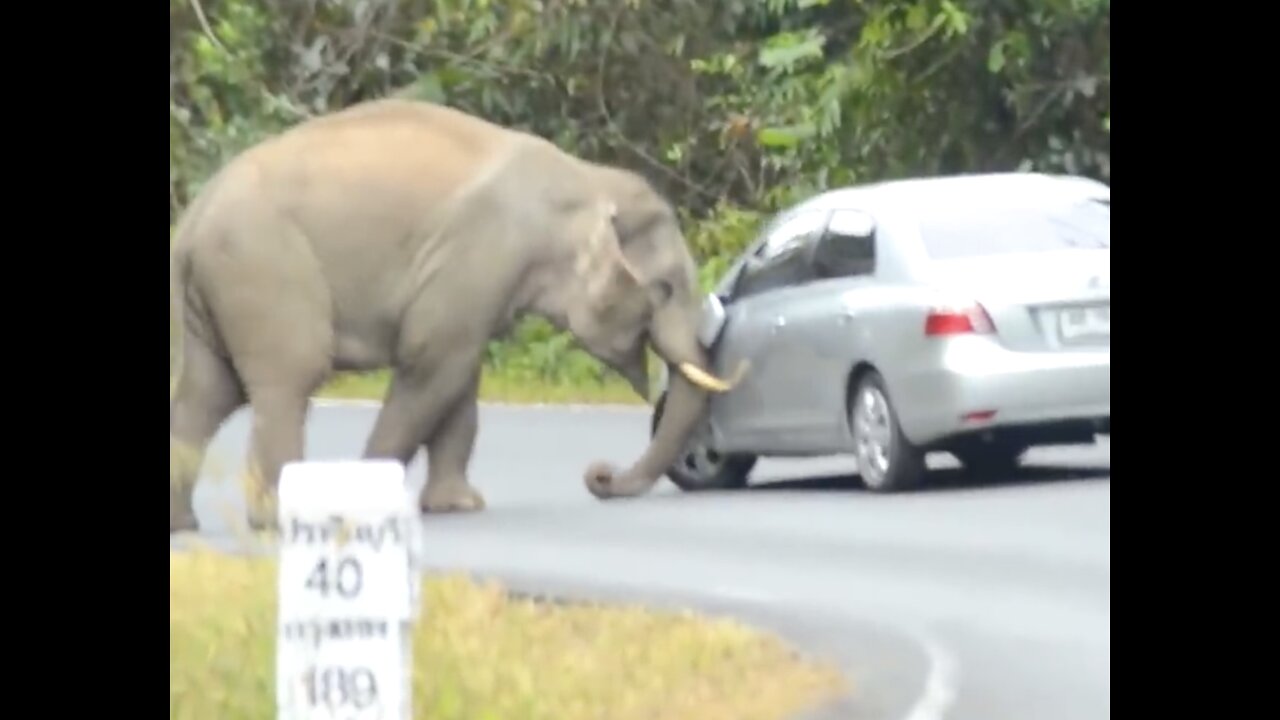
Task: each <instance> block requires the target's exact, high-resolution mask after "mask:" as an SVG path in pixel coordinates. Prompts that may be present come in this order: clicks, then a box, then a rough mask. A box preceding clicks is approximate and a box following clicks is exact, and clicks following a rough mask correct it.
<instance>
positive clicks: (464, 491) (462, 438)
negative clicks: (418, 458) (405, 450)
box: [418, 373, 485, 513]
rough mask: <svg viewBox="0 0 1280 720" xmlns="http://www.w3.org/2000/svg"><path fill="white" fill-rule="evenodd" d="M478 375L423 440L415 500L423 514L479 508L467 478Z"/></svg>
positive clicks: (478, 498) (472, 447) (475, 420)
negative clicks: (423, 467)
mask: <svg viewBox="0 0 1280 720" xmlns="http://www.w3.org/2000/svg"><path fill="white" fill-rule="evenodd" d="M479 389H480V383H479V374H478V373H477V374H476V376H475V378H473V379H472V381H471V382H470V383H469V385H468V388H467V392H466V394H465V395H464V396H463V397H462V398H461V399H459V400H458V402H457V404H456V405H454V407H453V410H452V411H451V412H450V413H449V415H447V416H446V417H445V419H444V420H443V421H442V422H441V423H440V426H439V427H438V428H437V429H436V432H435V433H434V434H433V435H432V436H430V437H429V438H428V439H427V442H426V449H427V484H426V486H425V487H424V488H423V489H422V495H421V497H420V498H419V500H418V504H419V507H420V508H421V510H422V511H423V512H424V513H439V512H472V511H477V510H483V509H484V507H485V502H484V497H483V496H481V495H480V493H479V492H478V491H477V490H476V489H475V488H474V487H472V486H471V483H470V482H468V481H467V466H468V465H470V463H471V455H472V453H473V452H474V450H475V444H476V430H477V427H478V425H479V414H480V411H479V402H478V395H479Z"/></svg>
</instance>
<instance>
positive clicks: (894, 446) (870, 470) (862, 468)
mask: <svg viewBox="0 0 1280 720" xmlns="http://www.w3.org/2000/svg"><path fill="white" fill-rule="evenodd" d="M847 406H848V423H849V432H850V434H851V436H852V439H853V447H854V457H855V458H856V459H857V463H858V475H859V476H861V477H862V483H863V485H865V486H866V488H867V489H868V490H871V491H872V492H897V491H901V490H909V489H912V488H915V487H916V486H918V485H919V484H920V483H921V482H922V481H923V479H924V474H925V469H926V466H925V459H924V458H925V454H924V452H923V451H921V450H920V449H919V448H917V447H915V446H914V445H912V444H911V441H909V440H907V438H906V436H905V435H903V434H902V427H901V426H900V425H899V424H898V415H897V411H896V410H895V409H894V407H893V403H892V401H891V400H890V399H889V391H888V389H887V388H886V387H885V382H884V378H883V377H881V376H880V373H878V372H876V371H875V370H869V371H867V372H866V374H864V375H863V376H862V378H861V379H860V380H859V381H858V384H857V386H856V387H854V389H853V392H852V394H851V395H850V396H849V402H848V403H847Z"/></svg>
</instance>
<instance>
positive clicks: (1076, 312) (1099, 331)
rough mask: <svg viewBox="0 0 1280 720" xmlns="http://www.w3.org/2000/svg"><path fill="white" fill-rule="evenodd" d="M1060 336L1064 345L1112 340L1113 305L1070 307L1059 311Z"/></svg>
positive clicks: (1108, 341) (1101, 342) (1095, 343)
mask: <svg viewBox="0 0 1280 720" xmlns="http://www.w3.org/2000/svg"><path fill="white" fill-rule="evenodd" d="M1058 337H1059V338H1060V339H1061V341H1062V344H1063V345H1097V344H1110V342H1111V306H1110V305H1093V306H1088V307H1069V308H1063V309H1062V310H1059V311H1058Z"/></svg>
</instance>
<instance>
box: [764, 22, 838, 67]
mask: <svg viewBox="0 0 1280 720" xmlns="http://www.w3.org/2000/svg"><path fill="white" fill-rule="evenodd" d="M826 40H827V39H826V38H825V37H823V36H822V35H821V34H819V33H817V32H813V31H811V32H810V33H809V35H808V36H807V37H803V36H801V35H799V34H798V33H789V32H788V33H779V34H777V35H774V36H773V37H772V38H769V41H768V42H767V43H766V44H765V47H764V48H763V49H761V50H760V64H761V65H763V66H764V67H767V68H779V67H780V68H785V69H790V68H791V67H792V66H794V65H795V64H796V63H798V62H800V61H801V60H810V59H815V58H821V57H822V46H823V45H824V44H826Z"/></svg>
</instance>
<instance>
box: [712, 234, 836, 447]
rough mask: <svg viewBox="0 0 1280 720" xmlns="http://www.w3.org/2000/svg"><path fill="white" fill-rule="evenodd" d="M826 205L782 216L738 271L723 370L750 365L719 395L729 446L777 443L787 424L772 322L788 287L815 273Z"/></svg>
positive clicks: (720, 362)
mask: <svg viewBox="0 0 1280 720" xmlns="http://www.w3.org/2000/svg"><path fill="white" fill-rule="evenodd" d="M827 214H828V213H827V211H825V210H804V211H800V212H797V213H794V214H792V215H790V216H787V217H785V218H783V219H781V221H780V222H778V223H777V224H775V225H773V226H772V227H771V228H770V229H768V230H767V231H766V232H767V233H768V237H767V238H766V239H765V241H764V242H763V243H761V244H760V246H759V248H758V249H757V250H756V251H755V252H754V253H752V254H751V255H750V256H748V257H747V258H746V259H745V260H744V263H743V267H742V268H741V270H740V271H739V272H738V273H737V277H736V281H735V282H734V284H733V287H732V289H731V290H730V292H729V293H728V296H727V297H726V298H725V299H724V303H725V318H726V321H725V329H724V333H723V335H722V336H721V340H720V343H719V345H718V347H717V348H716V353H715V354H716V369H717V370H719V371H721V372H729V371H731V370H732V369H733V368H736V367H737V366H738V364H739V362H740V361H742V360H746V361H748V362H749V363H750V366H751V369H750V372H748V373H747V374H746V376H745V377H744V378H743V380H742V382H741V383H740V384H739V385H738V386H737V387H736V388H735V389H734V391H733V392H730V393H725V394H722V395H716V396H713V398H712V400H711V402H712V412H713V413H714V415H715V417H716V421H717V422H716V425H717V433H718V434H719V435H720V438H719V439H720V444H721V445H722V446H723V447H724V448H725V449H726V450H733V449H746V448H748V447H749V448H751V449H754V450H756V451H757V452H769V451H771V450H773V446H774V443H775V442H776V438H775V437H774V436H775V435H776V434H777V432H778V431H780V430H782V429H783V428H785V427H786V425H787V419H786V416H785V415H786V413H785V412H783V413H782V414H779V411H780V410H782V409H783V408H784V407H786V397H785V393H786V385H787V384H788V376H789V373H790V370H789V368H787V367H786V366H785V364H783V362H784V359H783V358H782V356H781V355H779V353H778V350H779V347H778V344H777V343H776V341H775V340H776V335H777V329H776V328H775V327H774V326H773V321H774V320H775V318H776V315H777V313H776V309H777V307H778V306H779V303H780V302H785V294H786V292H787V291H788V289H789V288H791V287H793V286H795V285H797V284H800V283H802V282H803V281H804V280H805V279H807V277H808V263H807V261H806V259H805V258H806V253H805V250H806V244H807V243H810V242H812V241H814V240H816V239H817V238H818V237H820V236H821V233H822V231H823V229H824V227H825V225H826V217H827Z"/></svg>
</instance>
